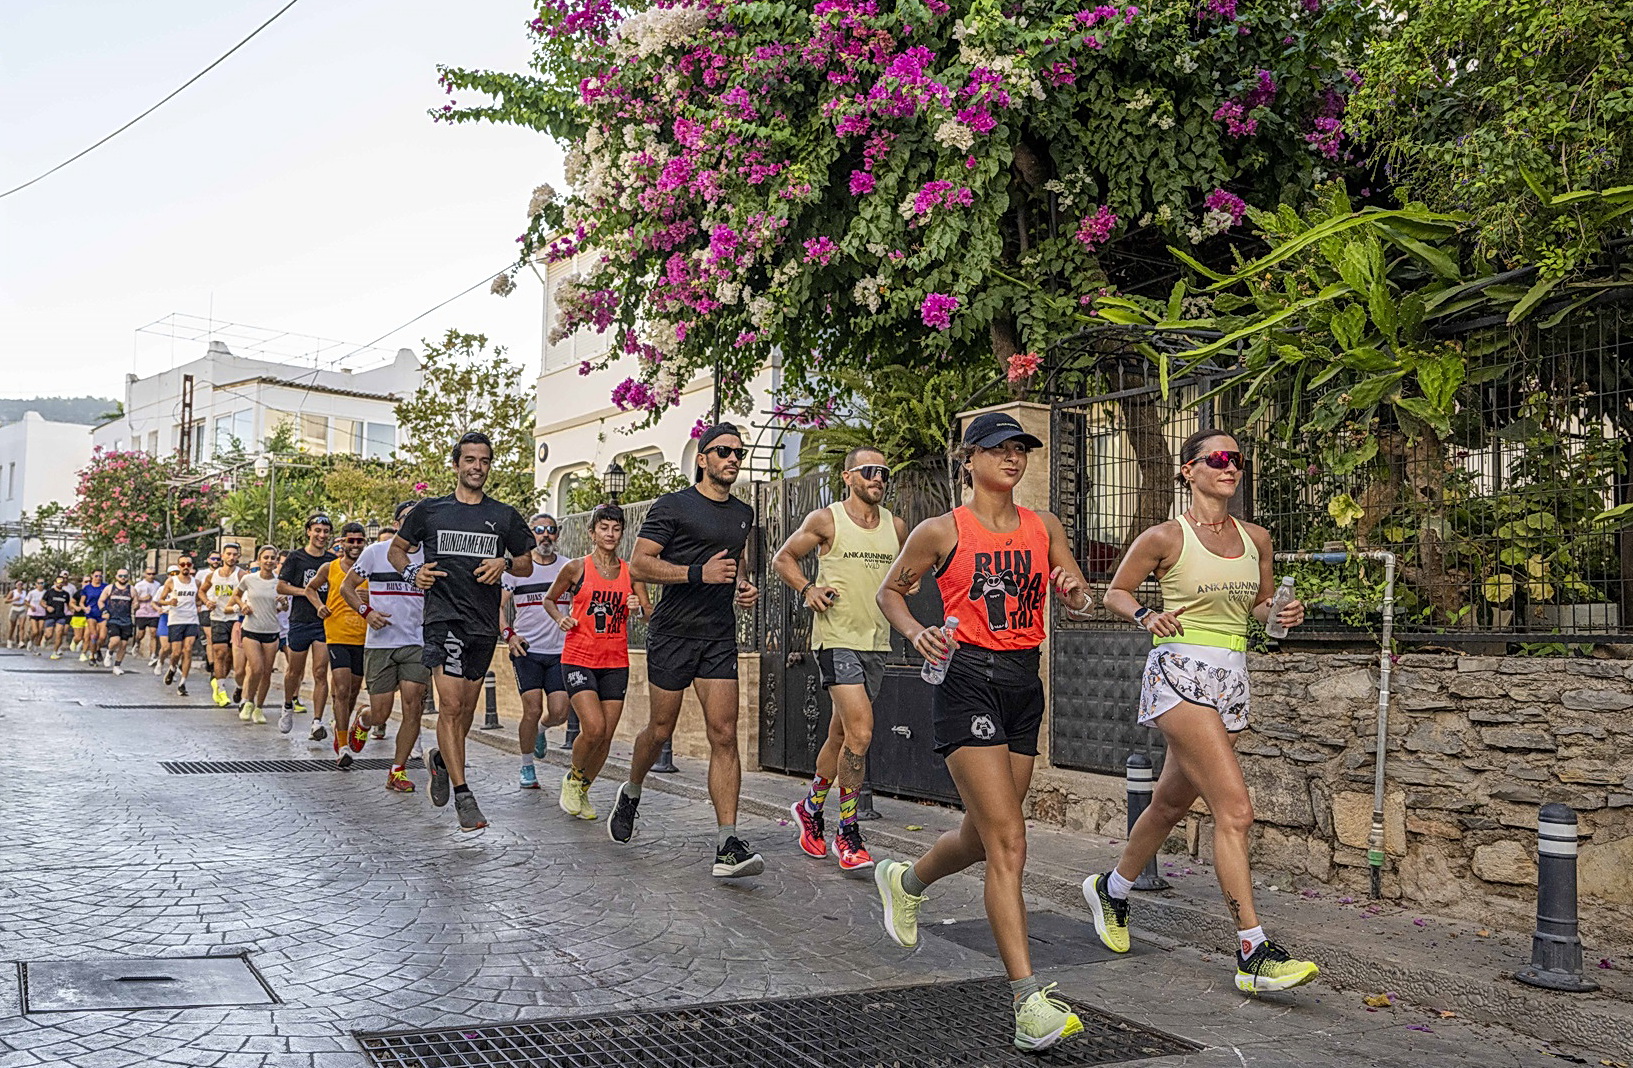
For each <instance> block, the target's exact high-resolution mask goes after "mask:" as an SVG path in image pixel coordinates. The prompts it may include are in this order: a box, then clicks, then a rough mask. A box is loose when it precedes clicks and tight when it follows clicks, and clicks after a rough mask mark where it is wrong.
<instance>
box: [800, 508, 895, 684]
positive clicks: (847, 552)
mask: <svg viewBox="0 0 1633 1068" xmlns="http://www.w3.org/2000/svg"><path fill="white" fill-rule="evenodd" d="M828 511H829V512H831V513H833V520H834V540H833V544H832V545H831V546H829V548H828V552H827V554H826V555H824V556H821V557H818V558H817V577H816V581H817V585H818V586H832V587H833V588H834V589H836V590H838V591H839V600H838V601H836V602H834V605H833V607H832V608H829V609H828V610H827V611H826V612H820V613H818V614H817V617H816V624H815V627H814V629H813V632H812V642H811V644H812V647H813V648H816V649H856V650H859V651H861V652H876V653H882V652H888V651H889V649H890V624H889V623H887V622H885V616H884V613H883V612H881V611H879V606H878V604H877V603H876V602H875V601H874V599H873V597H874V595H875V594H876V593H878V592H879V585H880V584H881V583H882V582H884V580H885V574H886V573H887V572H889V570H890V565H891V564H893V563H895V562H896V553H897V551H898V550H899V549H900V548H901V545H900V543H899V542H898V541H897V540H896V520H895V517H894V516H892V515H891V514H890V510H889V509H887V508H880V509H879V525H878V526H877V527H875V528H873V529H872V530H863V529H862V528H861V527H859V526H857V525H856V523H855V522H854V521H853V520H852V519H851V517H850V516H849V515H848V514H847V513H846V512H845V503H844V502H843V501H835V502H834V503H833V504H830V505H829V506H828Z"/></svg>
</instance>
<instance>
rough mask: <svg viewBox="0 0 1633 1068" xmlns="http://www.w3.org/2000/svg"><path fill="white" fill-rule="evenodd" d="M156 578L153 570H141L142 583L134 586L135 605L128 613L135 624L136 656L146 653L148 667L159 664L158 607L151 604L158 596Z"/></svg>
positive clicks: (156, 572) (158, 584) (156, 575)
mask: <svg viewBox="0 0 1633 1068" xmlns="http://www.w3.org/2000/svg"><path fill="white" fill-rule="evenodd" d="M157 577H158V571H157V570H155V569H154V568H151V567H149V568H144V569H143V571H142V581H140V582H138V583H137V584H136V604H135V607H134V608H132V609H131V613H130V614H131V618H132V619H133V620H134V621H135V623H136V654H137V655H138V656H140V655H141V654H142V653H143V652H144V651H145V652H146V653H147V658H148V660H147V666H148V667H153V666H154V665H156V664H158V662H159V606H158V605H156V604H154V603H153V599H154V598H155V597H157V596H159V589H160V583H158V582H156V581H154V580H155V579H156V578H157ZM144 646H145V647H146V649H145V650H144V648H143V647H144Z"/></svg>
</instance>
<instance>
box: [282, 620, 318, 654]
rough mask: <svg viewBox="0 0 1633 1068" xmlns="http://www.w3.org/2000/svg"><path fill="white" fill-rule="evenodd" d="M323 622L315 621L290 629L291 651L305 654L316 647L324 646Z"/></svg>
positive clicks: (293, 626)
mask: <svg viewBox="0 0 1633 1068" xmlns="http://www.w3.org/2000/svg"><path fill="white" fill-rule="evenodd" d="M323 641H324V636H323V620H321V619H314V620H313V621H312V622H310V623H301V624H299V625H292V626H290V628H289V651H290V652H292V653H304V652H306V650H308V649H310V648H312V646H314V645H321V644H323Z"/></svg>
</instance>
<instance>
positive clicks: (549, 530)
mask: <svg viewBox="0 0 1633 1068" xmlns="http://www.w3.org/2000/svg"><path fill="white" fill-rule="evenodd" d="M557 530H558V528H556V527H547V526H544V525H542V524H541V525H539V526H536V527H534V528H533V533H535V534H555V533H556V532H557Z"/></svg>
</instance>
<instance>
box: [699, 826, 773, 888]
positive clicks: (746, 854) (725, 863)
mask: <svg viewBox="0 0 1633 1068" xmlns="http://www.w3.org/2000/svg"><path fill="white" fill-rule="evenodd" d="M763 871H765V858H764V857H762V856H760V854H758V853H756V852H754V850H752V849H750V848H749V847H748V843H747V842H745V841H743V840H742V839H741V838H738V837H737V836H736V835H732V836H731V837H730V838H728V839H726V844H725V845H723V846H721V847H720V849H719V850H718V851H716V853H715V855H714V869H713V870H712V871H711V872H710V873H709V874H711V875H713V876H714V877H715V878H717V879H738V878H741V877H743V876H745V875H758V874H760V873H761V872H763Z"/></svg>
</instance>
